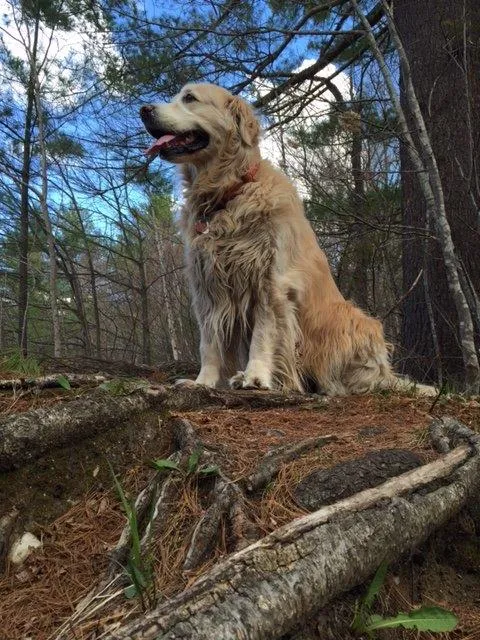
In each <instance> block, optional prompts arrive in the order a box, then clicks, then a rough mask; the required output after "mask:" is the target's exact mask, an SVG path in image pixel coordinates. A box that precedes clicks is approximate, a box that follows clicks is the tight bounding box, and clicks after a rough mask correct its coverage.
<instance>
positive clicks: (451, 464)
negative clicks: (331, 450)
mask: <svg viewBox="0 0 480 640" xmlns="http://www.w3.org/2000/svg"><path fill="white" fill-rule="evenodd" d="M459 426H460V425H459ZM465 430H466V427H463V426H461V427H460V429H459V430H458V431H461V432H462V439H465V438H464V436H465V434H466V431H465ZM467 431H468V433H469V437H468V444H463V445H461V446H459V447H457V448H456V449H454V450H453V451H451V452H450V453H447V454H446V455H445V456H443V457H442V458H440V459H438V460H436V461H434V462H432V463H429V464H426V465H423V466H421V467H419V468H416V469H414V470H412V471H409V472H407V473H404V474H402V475H401V476H398V477H396V478H393V479H391V480H388V481H387V482H385V483H384V484H382V485H380V486H378V487H375V488H373V489H367V490H364V491H362V492H361V493H358V494H356V495H354V496H352V497H350V498H347V499H345V500H342V501H340V502H337V503H335V504H333V505H329V506H327V507H323V508H322V509H320V510H319V511H316V512H314V513H312V514H309V515H308V516H305V517H303V518H299V519H298V520H295V521H293V522H292V523H290V524H288V525H286V526H284V527H282V528H280V529H278V530H276V531H274V532H273V533H271V534H270V535H268V536H266V537H265V538H263V539H262V540H260V541H258V542H256V543H254V544H252V545H250V546H249V547H247V548H245V549H243V550H242V551H239V552H237V553H234V554H232V555H231V556H228V557H227V558H226V559H225V560H224V561H223V562H221V563H219V564H217V565H216V566H215V567H214V568H213V569H212V570H210V571H209V572H207V573H206V574H204V575H203V576H202V577H201V578H200V579H199V580H198V581H197V582H196V583H194V585H193V586H192V587H190V588H189V589H188V590H186V591H184V592H183V593H182V594H180V595H178V596H176V597H175V598H172V599H171V600H169V601H168V602H167V603H165V604H163V605H161V606H159V607H157V609H155V610H154V611H152V612H150V613H146V614H144V615H143V616H142V617H141V618H139V619H138V620H136V621H134V622H132V623H130V624H127V625H126V626H124V627H123V628H120V629H119V630H117V631H115V632H114V633H113V634H111V635H110V636H108V637H109V638H110V640H114V639H115V640H120V639H123V640H125V639H126V638H129V639H131V640H150V639H153V638H155V639H158V640H167V639H171V640H173V639H174V638H176V639H178V638H182V639H184V640H186V639H192V640H193V639H195V640H207V639H208V640H210V639H211V638H222V639H223V640H237V639H238V638H244V639H245V640H276V639H278V638H280V637H281V636H283V635H285V634H286V633H288V632H290V631H292V630H295V629H296V628H298V627H299V626H300V625H301V623H302V621H304V620H307V619H308V618H310V617H311V616H312V615H313V614H314V613H315V611H316V610H318V609H319V608H320V607H322V606H324V605H325V604H326V603H327V602H328V601H329V600H331V599H332V598H334V597H335V596H338V595H339V594H341V593H343V592H345V591H347V590H349V589H351V588H353V587H355V586H357V585H359V584H361V583H362V582H364V581H365V580H366V579H367V578H368V577H369V576H370V575H371V574H372V573H373V572H374V571H375V570H376V568H377V567H378V565H379V563H380V562H381V561H382V560H386V561H387V562H391V561H392V560H394V559H396V558H398V557H399V556H400V555H401V554H403V553H404V552H406V551H408V550H411V549H412V548H414V547H416V546H417V545H419V544H420V543H421V542H423V541H424V540H425V539H426V538H427V537H428V536H429V535H430V533H432V532H433V531H434V530H435V529H437V528H438V527H440V526H441V525H442V524H443V523H445V522H446V521H448V520H449V519H450V518H451V517H452V516H453V515H455V514H456V513H457V512H458V511H459V510H460V509H461V508H462V507H463V506H464V505H465V503H466V502H467V501H468V500H469V498H470V497H471V496H474V495H476V493H477V492H478V489H479V486H480V438H479V437H478V436H475V435H474V434H472V432H470V431H469V430H467ZM449 435H450V436H451V435H452V432H451V429H450V433H449ZM440 479H441V480H442V482H441V486H440V487H439V483H438V480H440ZM432 483H433V484H432ZM429 485H431V486H430V490H429ZM419 489H421V491H419Z"/></svg>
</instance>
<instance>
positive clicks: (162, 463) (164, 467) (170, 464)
mask: <svg viewBox="0 0 480 640" xmlns="http://www.w3.org/2000/svg"><path fill="white" fill-rule="evenodd" d="M151 465H152V467H153V468H154V469H157V471H171V470H174V471H180V467H179V466H178V462H175V461H174V460H169V459H168V458H160V459H158V460H153V461H152V462H151Z"/></svg>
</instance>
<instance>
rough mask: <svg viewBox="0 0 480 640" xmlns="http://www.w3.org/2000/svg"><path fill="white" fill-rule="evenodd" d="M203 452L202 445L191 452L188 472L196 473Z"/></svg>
mask: <svg viewBox="0 0 480 640" xmlns="http://www.w3.org/2000/svg"><path fill="white" fill-rule="evenodd" d="M202 453H203V449H202V447H198V448H197V449H195V451H193V452H192V453H191V454H190V456H189V457H188V461H187V474H191V473H195V472H196V471H197V468H198V463H199V461H200V458H201V456H202Z"/></svg>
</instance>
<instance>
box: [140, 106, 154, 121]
mask: <svg viewBox="0 0 480 640" xmlns="http://www.w3.org/2000/svg"><path fill="white" fill-rule="evenodd" d="M154 109H155V107H154V105H153V104H146V105H144V106H143V107H141V108H140V117H141V118H148V117H149V116H150V115H151V114H152V112H153V110H154Z"/></svg>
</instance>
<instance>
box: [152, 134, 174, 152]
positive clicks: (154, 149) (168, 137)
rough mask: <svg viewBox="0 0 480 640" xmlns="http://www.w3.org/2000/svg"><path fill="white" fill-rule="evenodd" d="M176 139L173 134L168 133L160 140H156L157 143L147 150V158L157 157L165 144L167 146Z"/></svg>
mask: <svg viewBox="0 0 480 640" xmlns="http://www.w3.org/2000/svg"><path fill="white" fill-rule="evenodd" d="M174 138H175V136H174V135H173V134H171V133H167V134H166V135H164V136H162V137H161V138H158V140H155V142H154V143H153V144H152V146H151V147H148V149H146V151H145V153H146V155H147V156H152V155H155V154H156V153H158V152H159V151H160V149H161V148H162V147H163V145H164V144H166V143H167V142H170V140H173V139H174Z"/></svg>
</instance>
